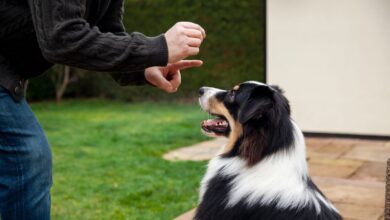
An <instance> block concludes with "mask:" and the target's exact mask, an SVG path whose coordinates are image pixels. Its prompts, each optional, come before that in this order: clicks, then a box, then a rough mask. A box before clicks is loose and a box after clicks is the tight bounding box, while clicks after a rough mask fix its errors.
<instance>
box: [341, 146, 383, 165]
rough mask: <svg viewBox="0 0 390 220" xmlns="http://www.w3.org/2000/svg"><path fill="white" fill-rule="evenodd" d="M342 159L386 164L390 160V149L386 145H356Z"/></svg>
mask: <svg viewBox="0 0 390 220" xmlns="http://www.w3.org/2000/svg"><path fill="white" fill-rule="evenodd" d="M342 157H345V158H351V159H357V160H365V161H373V162H383V163H384V162H386V161H387V159H388V158H390V147H389V146H385V145H366V144H364V145H363V144H362V145H360V144H359V145H355V147H354V148H353V149H352V150H350V151H348V152H347V153H346V154H345V155H343V156H342Z"/></svg>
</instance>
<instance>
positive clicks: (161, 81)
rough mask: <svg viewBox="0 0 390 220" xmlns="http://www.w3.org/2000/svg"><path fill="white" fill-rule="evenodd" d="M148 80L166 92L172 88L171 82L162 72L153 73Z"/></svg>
mask: <svg viewBox="0 0 390 220" xmlns="http://www.w3.org/2000/svg"><path fill="white" fill-rule="evenodd" d="M149 82H150V83H152V84H153V85H155V86H156V87H158V88H160V89H162V90H164V91H166V92H172V90H173V87H172V85H171V83H170V82H169V81H168V80H167V79H165V78H164V76H163V75H162V74H153V76H152V78H151V79H150V80H149Z"/></svg>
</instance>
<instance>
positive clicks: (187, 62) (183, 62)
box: [172, 60, 203, 70]
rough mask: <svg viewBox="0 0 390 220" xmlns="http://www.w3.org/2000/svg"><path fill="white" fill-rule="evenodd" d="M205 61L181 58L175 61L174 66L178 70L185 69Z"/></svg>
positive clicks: (200, 64) (198, 65)
mask: <svg viewBox="0 0 390 220" xmlns="http://www.w3.org/2000/svg"><path fill="white" fill-rule="evenodd" d="M202 64H203V62H202V61H201V60H181V61H179V62H177V63H173V64H172V67H173V68H175V69H178V70H185V69H188V68H192V67H200V66H202Z"/></svg>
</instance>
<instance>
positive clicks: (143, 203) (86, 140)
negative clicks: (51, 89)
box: [32, 100, 207, 220]
mask: <svg viewBox="0 0 390 220" xmlns="http://www.w3.org/2000/svg"><path fill="white" fill-rule="evenodd" d="M32 108H33V110H34V112H35V113H36V115H37V117H38V118H39V120H40V122H41V124H42V126H43V127H44V129H45V131H46V135H47V136H48V139H49V142H50V143H51V145H52V151H53V162H54V185H53V188H52V217H53V219H75V220H76V219H77V220H80V219H83V220H87V219H94V220H95V219H115V220H120V219H172V218H174V217H175V216H177V215H179V214H181V213H182V212H184V211H186V210H188V209H190V208H192V207H194V206H195V205H196V204H197V199H198V186H199V181H200V179H201V177H202V175H203V173H204V171H205V164H206V163H205V162H169V161H165V160H163V159H162V158H161V155H162V154H163V153H164V152H167V151H169V150H172V149H175V148H178V147H180V146H184V145H189V144H193V143H196V142H199V141H202V140H205V139H206V138H205V137H204V136H202V135H201V134H200V130H199V122H200V121H201V120H202V119H204V118H206V117H207V115H206V114H205V113H203V112H202V111H201V110H200V109H199V107H198V106H197V105H195V104H194V105H188V104H187V105H186V104H175V103H168V102H165V103H136V104H134V103H123V102H110V101H101V100H81V101H66V102H64V103H62V104H60V105H57V104H54V103H35V104H33V105H32Z"/></svg>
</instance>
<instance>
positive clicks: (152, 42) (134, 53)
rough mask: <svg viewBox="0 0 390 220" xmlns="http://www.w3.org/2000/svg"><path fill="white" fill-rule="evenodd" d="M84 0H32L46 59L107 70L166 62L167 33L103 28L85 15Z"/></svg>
mask: <svg viewBox="0 0 390 220" xmlns="http://www.w3.org/2000/svg"><path fill="white" fill-rule="evenodd" d="M82 2H83V1H79V0H66V1H63V0H29V4H30V8H31V11H32V17H33V22H34V26H35V30H36V33H37V38H38V43H39V45H40V47H41V50H42V53H43V55H44V56H45V58H46V59H48V60H49V61H51V62H53V63H60V64H66V65H70V66H75V67H79V68H83V69H89V70H96V71H108V72H121V71H123V72H128V71H142V70H144V69H145V68H147V67H151V66H165V65H166V64H167V62H168V47H167V43H166V40H165V37H164V35H160V36H157V37H146V36H144V35H143V34H141V33H132V34H123V33H121V34H119V33H112V32H102V31H101V30H100V29H99V28H98V27H91V26H90V24H89V23H88V22H87V21H86V20H85V19H84V18H83V17H82V16H83V14H84V11H83V10H84V8H85V7H84V6H83V5H82ZM118 2H120V1H118ZM113 16H115V15H113Z"/></svg>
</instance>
